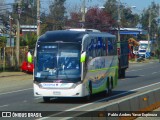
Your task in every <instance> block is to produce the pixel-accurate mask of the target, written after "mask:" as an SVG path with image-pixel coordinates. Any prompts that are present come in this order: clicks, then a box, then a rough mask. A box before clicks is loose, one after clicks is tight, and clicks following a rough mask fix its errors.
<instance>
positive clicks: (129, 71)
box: [126, 67, 155, 72]
mask: <svg viewBox="0 0 160 120" xmlns="http://www.w3.org/2000/svg"><path fill="white" fill-rule="evenodd" d="M151 68H154V69H155V67H148V68H143V69H133V70H127V71H126V72H134V71H140V70H144V69H151Z"/></svg>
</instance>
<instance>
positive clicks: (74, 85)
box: [71, 81, 82, 88]
mask: <svg viewBox="0 0 160 120" xmlns="http://www.w3.org/2000/svg"><path fill="white" fill-rule="evenodd" d="M81 83H82V81H79V82H77V83H74V84H73V85H72V86H71V88H75V87H76V86H78V85H79V84H81Z"/></svg>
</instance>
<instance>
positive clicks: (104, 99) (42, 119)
mask: <svg viewBox="0 0 160 120" xmlns="http://www.w3.org/2000/svg"><path fill="white" fill-rule="evenodd" d="M157 84H160V82H157V83H154V84H150V85H147V86H143V87H139V88H136V89H133V90H129V91H128V92H123V93H120V94H117V95H114V96H111V97H107V98H103V99H100V100H97V101H94V102H92V103H88V104H84V105H81V106H77V107H74V108H71V109H68V110H65V111H63V112H59V113H56V114H52V115H50V116H47V117H44V118H40V119H39V120H45V119H48V118H49V117H51V116H57V115H60V114H63V113H65V112H67V111H73V110H76V109H79V108H82V107H86V106H89V105H92V104H94V103H97V102H101V101H106V100H109V99H112V98H115V97H118V96H121V95H124V94H127V93H130V92H131V91H137V90H140V89H144V88H147V87H150V86H154V85H157Z"/></svg>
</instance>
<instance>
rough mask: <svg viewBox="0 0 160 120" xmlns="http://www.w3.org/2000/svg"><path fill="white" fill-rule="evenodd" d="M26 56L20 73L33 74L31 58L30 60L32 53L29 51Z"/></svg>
mask: <svg viewBox="0 0 160 120" xmlns="http://www.w3.org/2000/svg"><path fill="white" fill-rule="evenodd" d="M26 55H27V60H24V61H23V62H22V65H21V71H23V72H27V73H33V69H34V64H33V58H32V55H33V51H31V50H29V51H28V52H27V54H26Z"/></svg>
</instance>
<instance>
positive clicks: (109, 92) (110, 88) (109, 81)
mask: <svg viewBox="0 0 160 120" xmlns="http://www.w3.org/2000/svg"><path fill="white" fill-rule="evenodd" d="M111 80H112V79H111ZM111 80H110V79H108V94H109V95H110V94H111V93H112V84H111V83H112V82H111Z"/></svg>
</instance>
